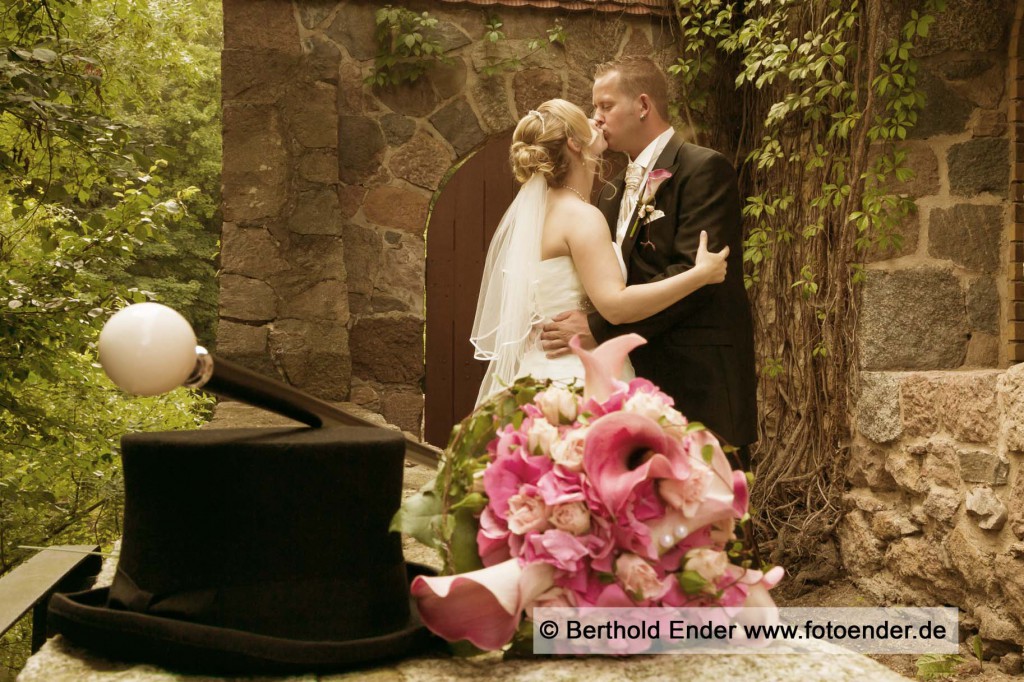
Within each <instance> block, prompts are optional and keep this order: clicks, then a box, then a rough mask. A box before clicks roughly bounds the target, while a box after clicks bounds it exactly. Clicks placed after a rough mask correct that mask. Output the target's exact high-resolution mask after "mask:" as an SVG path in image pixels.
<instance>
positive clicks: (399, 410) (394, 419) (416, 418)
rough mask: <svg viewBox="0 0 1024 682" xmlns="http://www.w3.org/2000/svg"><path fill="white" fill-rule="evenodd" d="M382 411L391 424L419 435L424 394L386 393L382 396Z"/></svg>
mask: <svg viewBox="0 0 1024 682" xmlns="http://www.w3.org/2000/svg"><path fill="white" fill-rule="evenodd" d="M380 411H381V413H382V414H383V415H384V418H385V419H387V420H388V423H389V424H394V425H395V426H397V427H398V428H400V429H402V430H403V431H408V432H410V433H412V434H415V435H419V434H420V432H421V428H420V425H421V423H422V420H423V394H422V393H407V392H398V393H385V394H384V396H383V397H382V398H381V403H380Z"/></svg>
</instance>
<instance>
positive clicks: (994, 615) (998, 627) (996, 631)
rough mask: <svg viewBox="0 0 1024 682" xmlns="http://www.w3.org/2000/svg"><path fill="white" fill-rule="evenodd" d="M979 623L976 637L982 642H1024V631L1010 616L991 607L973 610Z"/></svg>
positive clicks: (980, 607) (984, 606)
mask: <svg viewBox="0 0 1024 682" xmlns="http://www.w3.org/2000/svg"><path fill="white" fill-rule="evenodd" d="M974 616H975V617H976V618H977V619H978V621H979V626H978V635H979V636H981V638H982V640H988V641H996V642H1015V643H1017V644H1020V643H1022V642H1024V630H1021V627H1020V625H1018V624H1017V623H1015V622H1014V621H1013V619H1012V618H1011V617H1010V616H1007V615H1006V614H1004V613H1002V612H1001V611H1000V610H999V609H997V608H995V607H993V606H987V605H982V606H978V607H977V608H976V609H974Z"/></svg>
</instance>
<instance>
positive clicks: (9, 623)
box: [0, 545, 103, 653]
mask: <svg viewBox="0 0 1024 682" xmlns="http://www.w3.org/2000/svg"><path fill="white" fill-rule="evenodd" d="M99 549H100V548H99V547H98V546H96V545H56V546H54V547H49V548H47V549H44V550H41V551H39V552H38V553H36V554H35V555H33V556H32V557H31V558H30V559H28V560H27V561H25V562H23V563H22V564H19V565H18V566H17V567H16V568H15V569H14V570H13V571H11V572H10V573H8V574H7V575H5V576H4V577H3V578H0V636H2V635H3V634H4V633H6V632H7V631H8V630H10V629H11V628H12V627H13V626H14V624H15V623H17V622H18V621H19V620H21V617H22V616H24V615H25V614H26V613H28V610H29V609H32V653H35V652H36V651H38V650H39V647H41V646H42V645H43V643H44V642H45V641H46V605H47V603H48V602H49V601H50V596H51V595H52V594H53V593H54V592H76V591H78V590H84V589H87V588H89V587H91V586H92V583H93V581H94V580H95V578H96V575H97V574H98V573H99V572H100V566H101V565H102V563H103V561H102V557H101V556H100V555H99V554H89V552H99Z"/></svg>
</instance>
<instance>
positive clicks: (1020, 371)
mask: <svg viewBox="0 0 1024 682" xmlns="http://www.w3.org/2000/svg"><path fill="white" fill-rule="evenodd" d="M997 387H998V391H999V395H1000V399H1001V403H1002V414H1001V415H1000V416H1001V421H1002V422H1003V423H1004V424H1005V427H1004V428H1005V429H1006V448H1007V449H1008V450H1010V451H1011V452H1024V364H1016V365H1011V366H1010V368H1009V369H1008V370H1006V372H1005V373H1004V374H1002V375H1001V376H1000V377H999V380H998V383H997ZM1020 494H1021V496H1024V482H1022V488H1021V490H1020Z"/></svg>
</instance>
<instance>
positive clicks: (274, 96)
mask: <svg viewBox="0 0 1024 682" xmlns="http://www.w3.org/2000/svg"><path fill="white" fill-rule="evenodd" d="M298 69H299V60H298V59H297V58H296V57H295V56H293V55H290V54H285V53H282V52H266V51H260V52H254V51H252V50H231V49H225V50H224V51H223V52H222V53H221V73H222V82H221V96H222V98H223V101H224V103H225V104H273V103H275V102H277V100H278V99H279V98H280V97H281V96H282V95H283V94H284V92H285V90H286V88H287V85H288V84H289V83H291V82H292V81H293V80H295V78H296V77H297V72H298Z"/></svg>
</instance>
